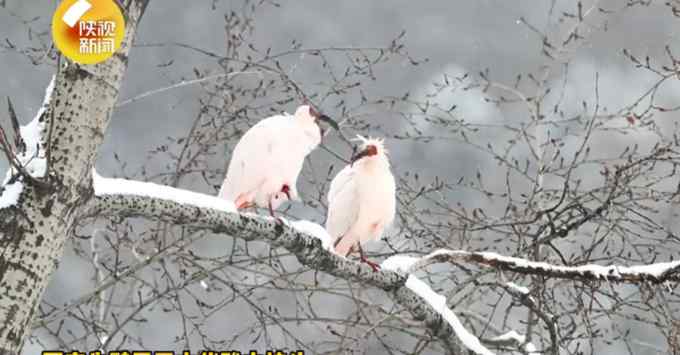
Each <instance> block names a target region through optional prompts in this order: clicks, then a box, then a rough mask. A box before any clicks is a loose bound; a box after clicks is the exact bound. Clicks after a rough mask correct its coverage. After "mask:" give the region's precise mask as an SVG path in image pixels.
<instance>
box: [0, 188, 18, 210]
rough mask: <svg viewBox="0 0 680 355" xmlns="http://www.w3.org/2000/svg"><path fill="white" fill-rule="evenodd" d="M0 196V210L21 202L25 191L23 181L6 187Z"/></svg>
mask: <svg viewBox="0 0 680 355" xmlns="http://www.w3.org/2000/svg"><path fill="white" fill-rule="evenodd" d="M3 188H4V190H3V192H2V196H0V209H3V208H7V207H9V206H13V205H15V204H16V203H17V202H18V201H19V196H20V195H21V191H23V190H24V184H23V183H22V182H21V181H16V182H14V183H13V184H9V185H5V186H4V187H3Z"/></svg>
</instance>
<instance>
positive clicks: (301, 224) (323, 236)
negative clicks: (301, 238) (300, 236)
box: [290, 220, 333, 250]
mask: <svg viewBox="0 0 680 355" xmlns="http://www.w3.org/2000/svg"><path fill="white" fill-rule="evenodd" d="M290 226H291V227H293V228H295V229H297V230H298V231H300V232H302V233H305V234H309V235H311V236H312V237H314V238H316V239H319V240H321V245H322V246H323V248H324V249H326V250H330V249H332V248H331V246H332V244H333V238H331V236H330V234H328V232H327V231H326V228H324V227H322V226H321V225H319V224H317V223H314V222H311V221H306V220H299V221H293V222H290Z"/></svg>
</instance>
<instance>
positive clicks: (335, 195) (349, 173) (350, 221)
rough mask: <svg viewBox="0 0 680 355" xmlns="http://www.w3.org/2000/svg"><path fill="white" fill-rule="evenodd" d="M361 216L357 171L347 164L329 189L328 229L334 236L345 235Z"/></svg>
mask: <svg viewBox="0 0 680 355" xmlns="http://www.w3.org/2000/svg"><path fill="white" fill-rule="evenodd" d="M358 216H359V196H358V194H357V183H356V179H355V173H354V170H353V169H352V167H351V166H349V165H348V166H345V168H343V169H342V170H340V172H339V173H338V175H336V176H335V178H333V181H331V186H330V189H329V191H328V217H327V218H326V230H328V233H329V234H330V235H331V237H333V238H339V237H342V236H344V235H345V233H347V231H349V229H350V228H352V226H353V225H354V223H355V222H356V220H357V218H358Z"/></svg>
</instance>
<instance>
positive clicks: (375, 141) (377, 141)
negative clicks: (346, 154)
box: [352, 134, 388, 155]
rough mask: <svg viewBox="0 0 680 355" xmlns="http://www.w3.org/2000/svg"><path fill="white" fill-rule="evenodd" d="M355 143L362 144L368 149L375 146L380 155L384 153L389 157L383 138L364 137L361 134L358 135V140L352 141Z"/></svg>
mask: <svg viewBox="0 0 680 355" xmlns="http://www.w3.org/2000/svg"><path fill="white" fill-rule="evenodd" d="M352 140H353V141H356V142H361V143H362V145H363V147H364V148H365V147H368V146H369V145H373V146H375V147H376V148H377V149H378V154H380V153H383V154H385V155H387V153H388V150H387V149H386V148H385V140H384V139H382V138H374V137H370V136H369V137H368V138H366V137H364V136H362V135H360V134H357V137H356V138H353V139H352Z"/></svg>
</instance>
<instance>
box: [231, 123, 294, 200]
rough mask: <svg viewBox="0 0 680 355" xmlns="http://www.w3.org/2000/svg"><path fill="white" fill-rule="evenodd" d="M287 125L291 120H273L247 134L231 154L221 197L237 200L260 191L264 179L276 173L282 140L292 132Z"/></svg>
mask: <svg viewBox="0 0 680 355" xmlns="http://www.w3.org/2000/svg"><path fill="white" fill-rule="evenodd" d="M290 122H291V118H290V117H285V116H280V115H279V116H272V117H268V118H265V119H263V120H261V121H260V122H258V123H257V124H255V125H254V126H253V127H251V128H250V129H249V130H248V131H246V133H245V134H244V135H243V137H241V139H240V140H239V142H238V143H237V144H236V146H235V147H234V151H233V152H232V154H231V161H230V162H229V168H228V169H227V176H226V179H225V181H224V184H223V185H222V190H221V195H220V196H222V197H224V198H226V199H230V200H232V201H233V200H236V199H237V198H238V197H239V195H241V194H245V193H250V192H251V191H253V190H255V189H257V188H259V187H260V186H261V185H262V183H263V179H264V178H265V177H267V176H271V175H272V172H276V170H277V169H278V168H277V166H278V165H279V160H280V159H278V155H280V154H281V152H282V151H285V150H284V149H285V148H283V146H282V145H283V139H282V137H283V136H285V133H286V132H288V131H289V130H290V129H291V124H290Z"/></svg>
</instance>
